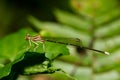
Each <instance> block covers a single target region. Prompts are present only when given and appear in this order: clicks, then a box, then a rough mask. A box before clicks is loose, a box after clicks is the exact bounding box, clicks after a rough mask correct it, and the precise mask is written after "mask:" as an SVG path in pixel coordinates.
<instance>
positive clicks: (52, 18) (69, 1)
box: [0, 0, 120, 80]
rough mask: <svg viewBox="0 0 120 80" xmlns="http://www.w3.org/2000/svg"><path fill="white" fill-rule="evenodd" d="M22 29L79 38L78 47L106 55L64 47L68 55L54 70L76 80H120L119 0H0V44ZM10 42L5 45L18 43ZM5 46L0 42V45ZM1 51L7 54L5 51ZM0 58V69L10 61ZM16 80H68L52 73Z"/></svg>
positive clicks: (4, 55)
mask: <svg viewBox="0 0 120 80" xmlns="http://www.w3.org/2000/svg"><path fill="white" fill-rule="evenodd" d="M23 28H27V29H32V30H33V31H35V32H37V33H41V34H43V35H47V36H51V37H72V38H80V39H81V41H82V45H84V46H87V47H89V48H95V49H98V50H102V51H108V52H109V53H110V55H109V56H107V55H104V54H100V53H98V52H94V51H85V50H82V49H80V48H77V47H73V46H68V47H69V49H70V53H71V54H70V55H67V56H63V57H60V58H58V59H57V60H55V61H54V66H56V67H58V68H62V69H63V70H65V71H66V72H67V73H69V74H70V75H71V76H73V77H75V78H76V79H77V80H120V1H119V0H1V1H0V38H1V40H2V39H4V37H5V36H8V35H10V34H13V33H14V32H18V31H19V30H21V29H23ZM27 29H26V32H25V33H27ZM25 33H24V35H23V33H19V35H20V36H21V39H20V40H22V39H23V40H24V37H22V36H25ZM10 40H11V38H9V39H8V40H7V41H6V42H7V43H8V45H9V42H16V44H18V43H20V42H19V40H18V38H17V36H15V39H14V41H12V40H11V41H10ZM17 40H18V41H17ZM6 42H2V41H1V42H0V44H1V43H2V44H4V43H6ZM11 45H12V44H11ZM3 46H4V45H3ZM6 46H7V45H6ZM15 46H17V45H15ZM15 46H13V48H14V47H15ZM0 48H3V47H0ZM4 48H5V50H6V51H7V48H8V47H4ZM0 50H1V49H0ZM4 52H5V51H4ZM0 54H1V55H0V66H1V67H2V66H3V65H2V64H3V63H4V64H6V63H9V61H12V60H13V56H10V55H9V54H2V53H0ZM13 55H14V57H15V54H13ZM5 59H7V60H8V62H5V61H4V60H5ZM17 80H70V78H69V77H67V76H65V75H64V74H62V73H59V72H56V73H54V74H48V75H32V76H22V75H20V77H19V78H18V79H17Z"/></svg>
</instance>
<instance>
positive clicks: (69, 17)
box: [54, 10, 91, 33]
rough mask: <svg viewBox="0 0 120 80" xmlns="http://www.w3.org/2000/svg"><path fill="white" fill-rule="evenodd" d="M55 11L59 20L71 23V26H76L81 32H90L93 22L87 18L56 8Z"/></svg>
mask: <svg viewBox="0 0 120 80" xmlns="http://www.w3.org/2000/svg"><path fill="white" fill-rule="evenodd" d="M54 13H55V15H56V17H57V20H58V21H59V22H61V23H63V24H65V25H69V27H72V28H76V29H77V30H79V31H81V32H86V33H88V30H89V29H90V25H91V24H90V22H88V21H87V20H84V19H82V18H81V17H79V16H76V15H74V14H71V13H68V12H65V11H62V10H55V11H54Z"/></svg>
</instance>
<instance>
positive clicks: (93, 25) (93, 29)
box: [89, 19, 96, 80]
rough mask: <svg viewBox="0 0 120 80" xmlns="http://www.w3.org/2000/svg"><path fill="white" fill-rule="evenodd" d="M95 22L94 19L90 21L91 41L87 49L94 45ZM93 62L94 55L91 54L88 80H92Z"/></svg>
mask: <svg viewBox="0 0 120 80" xmlns="http://www.w3.org/2000/svg"><path fill="white" fill-rule="evenodd" d="M95 27H96V25H95V21H94V19H92V27H91V32H92V33H91V35H92V36H91V41H90V44H89V48H93V46H94V43H95V40H96V37H95ZM94 61H95V55H94V53H92V54H91V69H92V73H91V78H90V80H94Z"/></svg>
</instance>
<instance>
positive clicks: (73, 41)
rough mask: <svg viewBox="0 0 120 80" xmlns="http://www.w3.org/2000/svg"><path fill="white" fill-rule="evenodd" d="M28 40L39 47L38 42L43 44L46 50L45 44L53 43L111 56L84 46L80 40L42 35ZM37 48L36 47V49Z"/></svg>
mask: <svg viewBox="0 0 120 80" xmlns="http://www.w3.org/2000/svg"><path fill="white" fill-rule="evenodd" d="M26 40H29V42H32V43H34V44H35V45H36V46H37V47H38V45H39V44H38V43H37V42H42V43H43V48H44V42H46V41H48V42H53V43H59V44H65V45H73V46H77V47H80V48H82V49H88V50H93V51H97V52H100V53H104V54H107V55H109V53H108V52H106V51H101V50H96V49H92V48H89V47H85V46H83V45H82V42H81V40H80V39H79V38H59V37H42V36H40V35H36V36H30V35H27V36H26ZM30 44H31V43H30ZM37 47H35V49H36V48H37Z"/></svg>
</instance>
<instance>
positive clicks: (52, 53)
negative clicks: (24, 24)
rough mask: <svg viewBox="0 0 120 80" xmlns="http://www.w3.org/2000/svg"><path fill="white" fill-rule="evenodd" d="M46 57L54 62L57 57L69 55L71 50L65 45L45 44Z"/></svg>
mask: <svg viewBox="0 0 120 80" xmlns="http://www.w3.org/2000/svg"><path fill="white" fill-rule="evenodd" d="M45 45H46V47H45V53H46V54H45V56H46V57H47V58H48V59H50V60H52V59H55V58H56V57H58V56H60V55H68V54H69V50H68V48H67V47H66V45H64V44H57V43H52V42H46V43H45Z"/></svg>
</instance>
